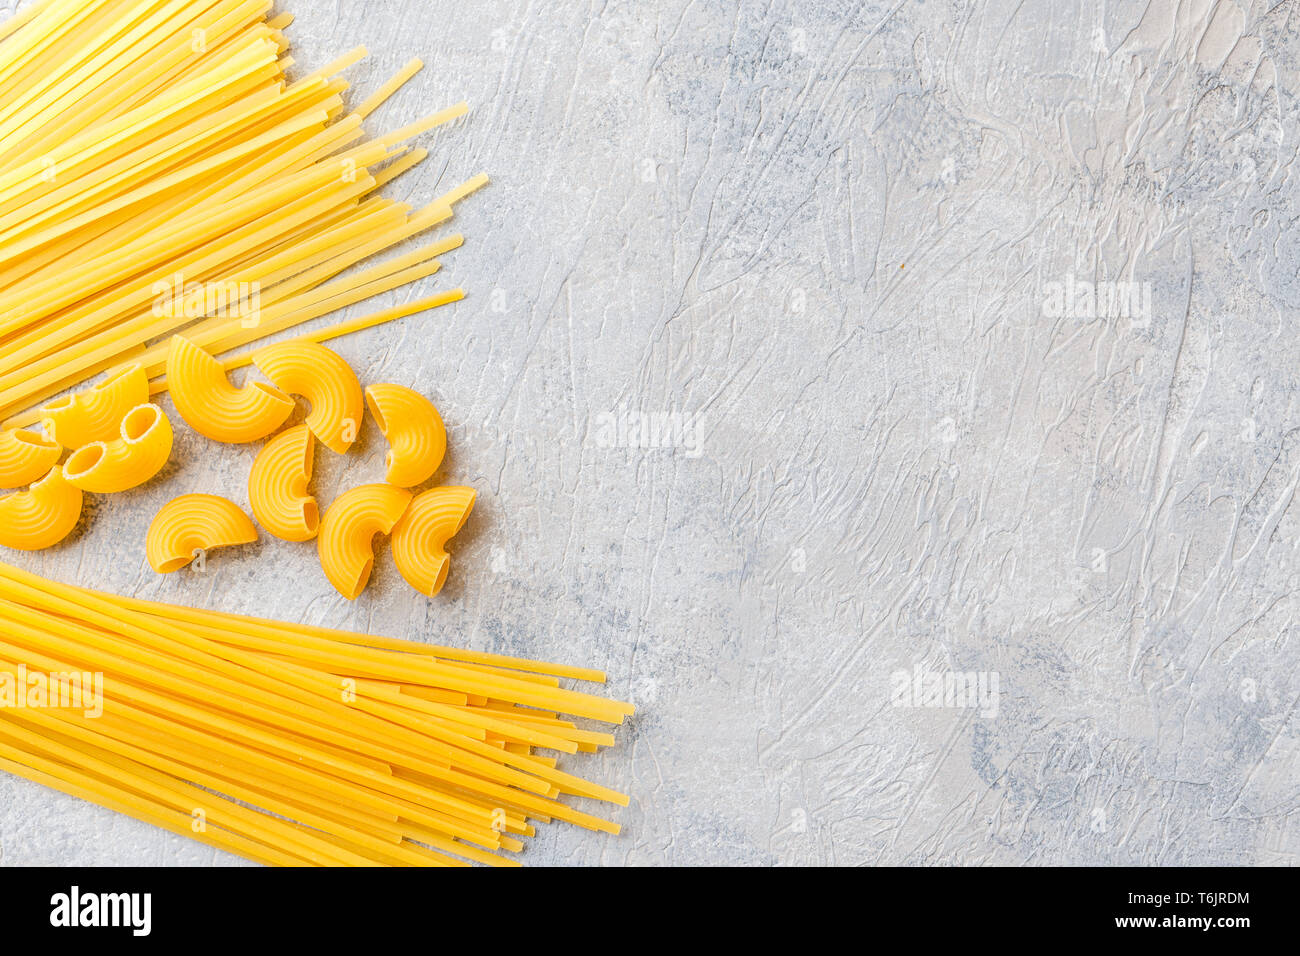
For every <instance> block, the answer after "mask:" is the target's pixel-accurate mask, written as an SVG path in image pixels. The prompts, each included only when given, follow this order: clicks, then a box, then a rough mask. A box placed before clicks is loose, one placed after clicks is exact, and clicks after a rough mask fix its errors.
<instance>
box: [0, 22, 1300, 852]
mask: <svg viewBox="0 0 1300 956" xmlns="http://www.w3.org/2000/svg"><path fill="white" fill-rule="evenodd" d="M287 8H288V9H290V10H292V11H293V12H294V13H296V14H297V15H298V18H299V19H298V21H297V23H295V25H294V26H293V27H292V28H291V30H290V35H291V38H292V40H293V41H294V43H295V45H296V55H297V57H298V58H299V63H301V64H304V65H308V66H311V67H314V66H317V65H319V64H321V63H324V62H325V61H326V60H328V59H330V58H332V57H333V56H335V55H337V54H338V53H340V52H342V51H343V50H344V49H346V48H348V47H351V46H352V45H354V44H356V43H365V44H367V45H368V46H369V47H370V49H371V51H372V59H371V60H370V61H368V62H367V63H366V64H363V65H362V66H361V67H359V68H355V69H354V70H353V71H351V73H350V74H349V76H350V78H352V79H354V80H355V88H356V89H357V90H358V91H361V92H362V93H364V92H365V91H368V90H370V89H373V88H374V87H375V86H376V85H377V84H378V83H379V82H381V81H382V79H383V78H384V77H386V76H387V75H388V74H389V73H391V72H392V71H394V70H395V69H396V68H397V67H398V66H399V65H400V64H401V62H403V61H404V60H405V59H406V58H407V57H409V56H411V55H417V54H418V55H420V56H422V57H424V58H425V60H426V63H427V64H428V66H427V68H426V70H425V71H424V73H423V74H421V76H420V77H419V78H418V79H417V81H416V82H415V83H414V84H412V86H411V87H409V88H408V89H406V90H405V91H403V93H402V94H401V95H400V97H399V98H398V99H397V100H395V101H394V102H393V103H391V104H390V105H389V106H388V107H386V108H385V109H384V110H383V111H382V112H381V113H380V114H378V115H377V116H376V117H375V118H374V121H372V122H371V123H370V124H369V125H370V127H371V128H372V129H382V128H395V127H396V126H397V125H399V124H400V123H402V122H404V121H406V120H408V119H410V118H413V117H414V116H416V115H418V114H421V113H425V112H429V111H431V110H432V109H435V108H438V107H441V106H443V105H446V104H448V103H450V102H454V101H456V100H459V99H461V98H465V99H468V100H469V101H470V103H471V105H472V106H473V107H474V110H473V112H472V113H471V115H470V116H469V117H468V119H467V120H465V121H461V122H460V123H458V124H457V125H456V126H455V127H453V128H451V129H449V130H446V131H444V132H441V133H439V134H437V135H436V136H433V137H430V138H429V145H430V147H431V149H432V155H431V157H430V159H429V161H428V162H427V163H426V164H425V166H424V167H423V168H422V169H420V170H419V171H417V172H415V173H414V174H411V175H408V176H407V177H405V178H404V179H403V180H401V181H399V182H398V183H395V184H394V185H393V187H391V188H390V189H389V194H390V195H393V196H395V197H400V198H403V199H410V200H413V201H417V202H418V201H424V200H427V199H429V198H431V197H432V196H434V195H436V194H437V193H438V192H440V191H442V190H444V189H446V188H448V187H449V186H450V185H452V184H454V183H456V182H459V181H461V180H462V179H464V178H466V177H468V176H469V175H471V174H473V173H476V172H478V171H479V170H485V171H487V172H489V173H490V174H491V175H492V176H493V179H494V183H493V185H492V187H491V188H490V189H488V190H485V191H484V192H482V193H480V194H478V195H477V196H475V197H473V198H472V199H471V200H469V201H468V202H466V203H465V204H464V205H463V206H462V207H461V208H460V210H459V214H458V218H457V222H456V228H458V229H460V230H462V231H463V232H464V233H465V235H466V238H467V242H466V245H465V247H464V248H463V249H462V250H460V251H458V252H456V253H455V254H453V255H451V256H448V257H447V260H446V262H447V265H446V268H445V270H444V272H443V274H442V275H440V276H438V277H436V279H435V281H431V282H426V283H423V284H422V285H421V286H420V287H418V288H417V289H414V290H410V289H408V290H403V291H402V292H400V293H399V296H400V297H401V298H406V297H411V296H415V295H417V294H425V293H427V292H428V291H430V290H432V289H435V288H440V287H446V286H449V285H452V284H460V285H463V286H465V287H466V288H467V289H468V290H469V292H470V297H469V298H468V299H466V300H465V301H464V302H463V303H461V304H460V305H458V306H456V307H453V308H449V309H443V310H440V311H438V312H435V313H431V314H427V315H424V316H421V317H418V318H413V319H408V320H405V321H404V322H402V323H401V324H398V325H393V326H390V327H387V328H383V329H380V330H375V331H372V332H368V333H366V334H363V335H358V336H354V337H352V338H350V339H348V340H346V341H343V342H342V343H341V344H340V346H339V348H340V350H341V351H342V352H343V354H344V355H345V356H346V357H347V358H348V359H349V360H351V361H352V362H354V363H355V365H356V367H357V368H358V370H359V371H360V373H361V375H362V377H363V379H368V380H393V381H398V382H407V383H415V384H417V385H418V386H419V387H420V388H422V389H424V390H426V391H427V392H428V393H429V394H431V395H432V396H433V397H434V398H435V400H436V402H437V403H438V405H439V407H440V408H441V410H442V412H443V415H444V417H445V418H446V420H447V422H448V424H449V427H450V430H451V455H450V461H449V464H448V466H447V467H446V468H445V470H444V475H445V476H446V478H447V480H449V481H456V482H467V483H470V484H473V485H474V486H476V487H477V488H478V489H479V491H480V498H479V506H478V508H477V510H476V511H475V514H474V517H473V519H472V521H471V523H470V526H469V528H468V529H467V530H466V532H465V533H463V534H462V535H461V536H460V537H458V538H457V539H456V547H455V554H454V565H453V572H452V578H451V582H450V585H449V586H448V588H447V590H446V591H445V592H444V593H443V594H442V595H440V596H439V597H438V598H437V599H436V600H433V601H427V600H424V599H420V598H417V597H416V596H414V595H413V594H412V592H410V591H409V590H407V589H406V587H405V586H404V585H403V584H402V582H401V581H400V579H398V578H397V575H396V573H395V571H394V570H393V569H392V565H391V559H387V558H385V559H384V561H383V562H382V563H381V565H380V568H379V571H378V579H377V581H376V582H375V584H374V585H372V587H371V589H370V590H369V591H368V592H367V593H366V594H365V595H364V597H363V598H362V599H361V600H359V601H358V602H356V603H355V604H352V605H349V604H348V603H347V602H345V601H343V600H341V599H339V598H338V597H336V596H335V595H334V594H333V592H332V591H331V589H330V588H329V587H328V585H327V583H326V581H325V579H324V577H323V576H322V574H321V572H320V570H319V568H318V566H317V563H316V558H315V552H314V549H312V548H310V547H299V546H293V545H290V544H286V543H283V542H278V541H274V540H268V541H265V542H264V543H263V544H262V546H261V547H259V548H255V549H247V550H243V551H240V552H237V553H226V554H219V555H214V556H213V558H212V560H211V561H210V563H209V566H208V570H207V572H206V573H205V574H203V575H198V574H191V573H181V574H177V575H174V576H171V577H167V578H164V579H160V578H158V577H157V576H155V575H154V574H153V573H152V572H151V571H150V570H149V569H148V567H147V566H146V565H145V562H144V558H143V553H142V543H141V542H142V538H143V534H144V530H145V528H146V526H147V525H148V522H149V519H150V517H151V515H152V514H153V512H154V510H155V509H156V508H157V507H158V506H159V505H160V504H161V503H162V502H163V501H165V500H166V499H167V498H169V497H171V496H172V495H175V494H178V493H181V492H185V491H218V492H224V493H227V494H229V495H231V496H232V497H234V498H235V499H236V500H238V501H241V502H243V501H244V500H245V492H244V486H243V482H244V477H245V475H246V474H247V470H248V466H249V464H250V463H251V460H252V457H253V450H251V449H240V448H229V447H219V446H217V445H214V444H212V443H208V442H206V441H204V440H202V439H199V438H197V437H196V436H194V435H193V434H192V433H188V432H187V431H184V430H182V432H181V433H182V434H183V436H184V437H183V439H182V440H181V443H180V448H179V453H178V454H177V455H176V456H175V463H174V464H173V466H171V468H170V470H169V472H168V473H167V475H166V477H165V480H160V481H157V482H155V483H153V484H151V485H150V486H148V487H147V488H146V489H144V490H142V491H141V492H139V493H137V494H133V495H130V496H123V497H122V498H120V499H112V500H101V501H100V502H98V503H97V504H96V506H95V509H94V514H93V520H92V521H91V522H89V523H88V524H87V525H86V527H85V528H84V530H83V531H82V532H80V534H79V535H78V537H77V538H76V539H75V540H74V541H72V542H70V543H69V544H67V545H66V546H64V547H62V548H60V549H58V550H57V551H55V552H52V553H49V554H47V555H43V556H41V557H38V558H34V559H33V558H29V559H25V560H24V561H23V564H24V565H25V566H26V567H29V568H32V569H34V570H39V571H42V572H44V573H48V574H50V575H53V576H57V577H64V578H76V579H78V580H81V581H85V582H88V583H91V584H94V585H96V586H100V587H110V588H116V589H119V590H122V591H126V592H129V593H133V594H138V595H144V596H149V597H156V598H165V599H173V600H177V601H183V602H196V603H200V604H204V605H212V606H219V607H222V608H229V609H234V610H245V611H256V612H261V613H266V614H273V615H276V616H280V617H285V618H290V619H302V620H308V621H312V622H321V623H328V624H335V625H342V626H355V627H358V628H368V629H372V630H377V631H380V632H386V633H392V634H402V635H415V636H420V637H424V638H427V639H429V640H435V641H439V642H449V643H450V642H456V643H464V644H467V645H470V646H473V647H479V648H486V649H491V650H496V651H504V652H518V653H521V654H527V655H529V656H536V657H545V658H554V659H560V660H566V661H572V662H580V663H586V664H591V665H595V666H600V667H604V668H607V669H608V671H609V674H610V690H611V692H613V693H615V694H618V695H630V696H631V698H633V699H634V700H635V701H636V702H637V703H638V704H639V706H640V708H641V710H640V713H639V714H638V716H637V717H636V718H635V720H633V721H632V722H631V723H630V724H629V725H627V726H626V727H624V728H622V729H621V730H620V733H619V746H618V747H617V748H615V749H613V750H611V751H609V752H607V753H606V754H603V755H602V756H601V757H599V758H594V759H593V758H587V759H583V760H575V761H573V762H571V763H570V766H574V767H576V768H578V769H580V770H582V771H583V772H589V773H591V774H593V775H594V776H595V777H597V778H599V779H601V780H603V781H605V782H607V783H610V784H613V785H615V786H619V787H622V788H625V789H627V790H628V791H630V792H631V793H632V794H633V803H632V806H631V808H630V809H629V810H628V811H626V812H624V813H622V815H621V820H622V821H623V823H624V825H625V829H624V833H623V835H622V836H621V837H618V838H606V837H603V836H598V835H594V834H588V833H585V832H583V831H580V830H577V829H575V828H570V827H564V826H558V825H557V826H549V827H546V828H545V829H544V830H543V832H542V834H541V835H540V836H539V837H538V838H537V839H536V840H534V841H532V845H531V846H530V847H529V849H528V851H527V854H526V860H527V861H528V862H532V863H552V864H622V863H634V864H668V863H675V864H700V863H743V864H766V863H786V864H796V863H837V864H862V863H867V864H870V863H925V864H932V863H945V864H953V863H960V864H981V863H1004V864H1005V863H1028V864H1061V863H1120V864H1186V863H1208V864H1214V863H1288V862H1292V861H1294V859H1295V857H1296V854H1297V853H1298V852H1300V832H1298V828H1300V822H1298V821H1297V813H1298V812H1300V773H1298V771H1300V747H1298V746H1297V734H1298V732H1300V725H1298V718H1297V706H1296V705H1297V702H1298V701H1300V671H1298V670H1297V668H1296V666H1295V665H1296V662H1297V658H1298V657H1300V647H1298V646H1297V643H1296V641H1297V638H1296V633H1295V627H1296V624H1295V622H1296V618H1297V613H1298V612H1300V601H1298V595H1300V566H1298V565H1297V560H1298V558H1297V552H1296V543H1297V542H1300V513H1297V507H1296V505H1295V501H1294V495H1295V490H1296V484H1297V481H1300V432H1297V429H1296V428H1295V426H1294V425H1293V422H1295V421H1298V420H1300V408H1297V397H1298V396H1300V363H1298V362H1297V359H1298V358H1300V347H1298V346H1297V344H1296V340H1295V333H1294V323H1295V320H1296V317H1297V314H1298V313H1297V310H1298V309H1300V277H1297V271H1296V264H1297V261H1300V260H1298V257H1297V254H1296V252H1295V242H1296V236H1297V227H1296V221H1297V216H1298V215H1300V208H1298V207H1300V192H1298V191H1297V190H1298V187H1300V183H1298V182H1297V179H1296V168H1297V165H1296V159H1297V145H1296V144H1297V142H1300V139H1298V134H1300V124H1298V123H1297V114H1296V106H1297V104H1296V99H1295V96H1296V91H1297V64H1298V63H1300V33H1298V30H1297V17H1298V15H1300V13H1298V8H1297V5H1296V4H1295V3H1294V2H1286V0H1283V2H1280V3H1279V2H1275V0H1240V2H1232V0H1227V2H1219V3H1213V2H1208V0H1198V2H1174V0H1151V2H1148V3H1137V2H1124V3H1105V4H1102V3H1097V2H1088V0H1076V2H1069V0H1052V2H1046V0H1024V2H1021V0H1005V2H1004V0H949V2H927V3H920V2H916V0H912V2H907V0H904V2H895V0H889V2H887V3H862V4H858V3H848V2H837V0H819V2H816V3H793V2H780V0H777V2H774V3H770V4H762V5H760V4H743V5H742V4H738V3H726V2H710V3H695V2H683V0H659V2H654V3H648V4H642V3H634V2H621V3H620V2H610V3H596V4H582V3H558V2H550V3H529V4H514V3H506V2H498V3H486V4H466V3H446V2H440V0H438V2H435V0H405V2H396V0H393V2H389V0H372V2H366V3H357V2H353V3H344V2H325V0H290V2H288V4H287ZM1071 276H1073V277H1075V278H1076V279H1077V280H1080V281H1082V280H1085V279H1086V280H1087V281H1094V282H1114V281H1125V282H1136V283H1139V284H1141V287H1142V288H1143V289H1144V290H1146V291H1148V292H1149V294H1150V296H1151V309H1150V313H1149V314H1147V315H1139V316H1122V315H1115V314H1104V315H1102V316H1100V317H1093V318H1090V317H1088V316H1087V315H1086V314H1083V315H1080V314H1077V312H1078V310H1077V309H1076V310H1074V311H1075V313H1076V314H1067V315H1062V316H1056V315H1053V314H1050V313H1051V310H1050V309H1048V310H1045V309H1044V305H1043V303H1044V300H1045V298H1046V297H1048V296H1049V295H1050V293H1051V290H1052V289H1053V285H1052V284H1053V283H1063V282H1066V281H1068V277H1071ZM388 301H396V300H395V299H393V298H392V297H391V296H390V297H388V300H386V301H385V302H384V303H383V304H388ZM1045 311H1047V312H1048V313H1049V314H1045ZM642 414H644V415H647V416H655V415H658V416H670V415H674V414H675V415H677V416H679V418H682V419H683V420H684V421H685V425H686V427H682V428H680V429H678V430H676V431H675V432H673V433H672V434H671V435H670V436H669V437H670V440H669V442H668V443H667V447H653V448H641V447H639V444H638V443H637V442H635V441H632V440H630V439H628V438H627V436H625V435H622V434H621V433H620V432H619V430H618V429H617V428H615V429H611V428H610V427H609V425H610V421H611V418H612V419H614V420H616V421H626V420H627V419H628V418H629V417H631V416H639V415H642ZM632 446H636V447H632ZM382 452H383V445H382V442H381V441H380V440H379V439H378V436H377V435H376V434H374V432H373V430H371V431H367V432H365V433H364V434H363V442H362V445H361V449H360V451H359V453H357V454H354V455H352V456H350V457H349V458H348V459H347V460H346V461H343V460H338V459H335V460H333V461H330V460H329V459H328V458H327V457H326V456H324V455H322V456H321V459H320V464H321V467H322V474H321V477H320V479H319V480H318V482H317V489H318V491H317V493H318V495H319V496H320V497H321V499H322V500H323V501H327V500H329V498H330V496H331V495H332V494H333V493H334V491H335V490H338V489H341V488H343V487H347V486H348V485H351V484H354V483H357V482H361V481H367V480H376V479H377V478H378V477H379V476H380V474H381V462H382ZM917 669H923V670H924V671H926V672H928V673H942V672H946V671H958V672H976V673H984V674H987V675H990V677H991V676H992V675H996V677H997V679H998V687H999V699H998V706H997V712H996V715H988V716H985V715H982V714H981V712H980V711H977V710H975V709H972V708H960V707H944V708H928V707H915V706H912V707H908V706H895V705H896V704H898V703H899V701H898V700H896V699H893V698H891V690H892V689H893V688H892V679H893V678H892V675H894V674H895V672H898V671H904V672H908V673H916V672H917ZM0 842H2V843H3V854H4V856H3V858H4V861H5V862H7V863H81V864H98V863H103V864H115V863H180V864H197V863H219V864H227V863H231V862H235V861H233V860H232V859H231V858H229V857H225V856H222V855H219V854H214V852H213V851H210V850H208V849H207V848H204V847H200V846H197V845H195V844H192V843H190V842H189V841H186V840H183V839H181V838H177V837H171V836H169V835H164V834H161V833H159V832H158V831H155V830H153V829H151V828H149V827H147V826H144V825H140V824H136V823H134V822H132V821H129V820H125V819H121V818H119V817H116V816H114V815H113V814H110V813H108V812H105V811H100V810H98V809H95V808H93V807H89V806H86V805H84V804H81V803H78V802H77V801H75V800H72V799H68V798H64V797H62V796H59V795H55V794H51V793H49V792H47V791H44V790H42V789H40V788H38V787H35V786H32V785H28V784H26V783H23V782H18V781H14V780H12V779H9V778H5V779H3V780H0Z"/></svg>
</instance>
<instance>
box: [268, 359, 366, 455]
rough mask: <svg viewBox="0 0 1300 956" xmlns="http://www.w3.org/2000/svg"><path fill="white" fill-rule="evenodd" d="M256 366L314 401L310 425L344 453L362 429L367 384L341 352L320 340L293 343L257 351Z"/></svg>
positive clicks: (287, 389) (288, 389) (289, 390)
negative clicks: (364, 383) (363, 392)
mask: <svg viewBox="0 0 1300 956" xmlns="http://www.w3.org/2000/svg"><path fill="white" fill-rule="evenodd" d="M253 364H254V365H256V366H257V367H258V368H259V369H261V371H262V374H264V375H265V376H266V377H267V378H269V379H270V380H271V381H273V382H274V383H275V384H276V386H278V387H279V388H280V389H282V390H284V391H285V392H287V393H289V394H290V395H301V396H302V397H303V398H305V399H307V401H308V402H309V403H310V404H311V411H310V412H309V413H308V415H307V427H308V428H310V429H311V432H312V434H313V435H315V436H316V437H317V438H318V439H320V441H321V443H322V444H323V445H325V447H326V448H329V449H330V450H331V451H334V452H337V453H339V454H343V453H344V452H346V451H347V450H348V449H349V448H351V447H352V443H353V442H354V441H356V438H357V431H358V429H359V428H360V427H361V413H362V408H363V407H364V406H363V399H362V395H361V383H360V382H359V381H357V376H356V374H355V373H354V372H353V371H352V368H351V367H350V366H349V365H348V363H347V362H345V361H343V359H342V358H341V357H340V356H339V354H338V353H337V352H334V351H331V350H330V349H327V348H326V347H325V346H323V345H319V344H317V343H316V342H306V341H301V340H298V341H290V342H280V343H278V344H276V345H268V346H267V347H266V348H263V349H259V350H258V351H257V352H254V353H253Z"/></svg>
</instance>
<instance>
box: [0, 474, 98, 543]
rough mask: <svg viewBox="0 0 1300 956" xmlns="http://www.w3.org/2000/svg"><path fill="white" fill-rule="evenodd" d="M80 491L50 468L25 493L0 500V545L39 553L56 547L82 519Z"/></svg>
mask: <svg viewBox="0 0 1300 956" xmlns="http://www.w3.org/2000/svg"><path fill="white" fill-rule="evenodd" d="M81 504H82V495H81V489H80V488H77V487H76V486H74V485H72V484H71V483H69V482H68V480H67V479H66V478H64V477H63V469H61V468H58V467H55V468H51V469H50V471H49V474H47V475H46V476H45V477H44V478H42V479H41V480H40V481H38V482H36V483H35V484H34V485H32V486H31V487H30V488H28V489H27V490H26V491H15V492H13V493H12V494H8V495H5V496H3V497H0V544H2V545H4V546H5V547H6V548H14V549H16V550H19V551H40V550H42V549H43V548H49V547H52V546H53V545H56V544H58V543H59V542H60V541H62V540H63V539H64V538H66V537H67V536H68V535H69V534H71V532H72V529H73V528H75V527H76V526H77V521H78V520H79V519H80V518H81Z"/></svg>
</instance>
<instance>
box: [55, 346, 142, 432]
mask: <svg viewBox="0 0 1300 956" xmlns="http://www.w3.org/2000/svg"><path fill="white" fill-rule="evenodd" d="M147 401H149V376H148V375H147V374H145V370H144V366H143V365H128V366H126V367H125V368H123V369H121V370H120V371H118V372H116V373H115V374H113V375H110V376H109V377H108V378H106V379H104V381H102V382H99V383H98V384H96V385H92V386H91V387H90V388H87V389H83V390H82V391H80V392H74V393H73V394H71V395H67V396H65V397H63V398H56V399H55V400H54V401H52V402H48V403H47V404H45V405H43V406H41V409H40V415H41V424H42V425H43V426H44V428H45V434H46V435H48V436H49V437H50V438H51V439H53V440H54V441H56V442H58V443H59V444H60V445H62V446H63V447H64V448H73V449H76V448H81V447H83V446H85V445H89V444H90V443H91V442H93V441H110V440H112V439H113V438H114V437H115V436H116V435H117V428H118V425H120V424H121V422H122V419H123V418H124V417H125V416H126V413H127V412H129V411H130V410H131V409H133V408H135V407H136V406H137V405H143V404H144V403H145V402H147Z"/></svg>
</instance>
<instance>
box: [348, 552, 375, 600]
mask: <svg viewBox="0 0 1300 956" xmlns="http://www.w3.org/2000/svg"><path fill="white" fill-rule="evenodd" d="M374 569H375V559H374V558H366V561H365V563H364V564H362V565H361V568H360V570H358V571H357V577H356V581H355V582H354V584H353V585H352V587H350V588H348V592H347V595H346V597H347V599H348V600H349V601H355V600H356V599H357V598H358V597H360V595H361V592H362V591H364V590H365V589H366V585H367V584H369V583H370V572H371V571H373V570H374Z"/></svg>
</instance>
